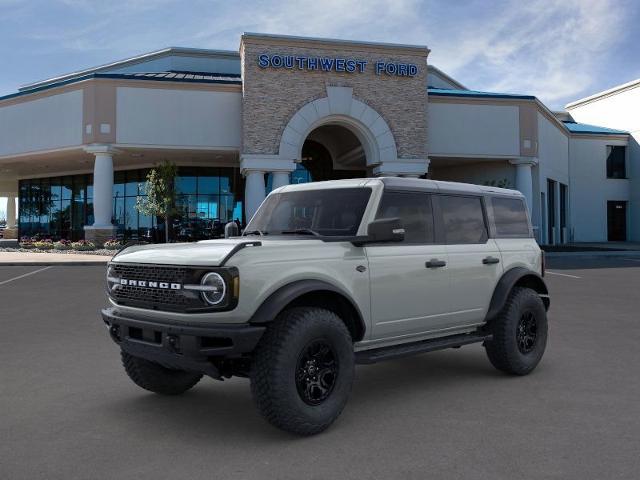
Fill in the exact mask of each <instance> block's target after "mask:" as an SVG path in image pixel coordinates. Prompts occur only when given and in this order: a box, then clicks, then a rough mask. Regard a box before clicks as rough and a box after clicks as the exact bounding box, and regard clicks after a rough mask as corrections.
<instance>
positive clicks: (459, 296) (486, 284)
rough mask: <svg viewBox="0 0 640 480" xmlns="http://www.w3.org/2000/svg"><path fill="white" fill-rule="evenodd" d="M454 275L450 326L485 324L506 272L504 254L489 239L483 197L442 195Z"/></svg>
mask: <svg viewBox="0 0 640 480" xmlns="http://www.w3.org/2000/svg"><path fill="white" fill-rule="evenodd" d="M438 202H439V210H440V212H441V217H442V228H443V230H444V236H445V241H446V243H447V254H448V257H449V263H448V266H449V273H450V276H451V291H450V294H449V298H450V299H451V316H450V318H449V321H450V325H449V326H450V327H451V328H454V327H455V328H458V327H463V326H466V325H473V324H478V323H482V322H483V321H484V319H485V316H486V314H487V311H488V309H489V303H490V301H491V297H492V295H493V291H494V290H495V287H496V285H497V283H498V280H499V278H500V277H501V275H502V271H503V268H502V255H501V254H500V251H499V249H498V246H497V245H496V242H495V240H493V239H492V238H489V235H488V230H487V223H486V219H485V214H484V206H483V201H482V198H481V197H478V196H460V195H438Z"/></svg>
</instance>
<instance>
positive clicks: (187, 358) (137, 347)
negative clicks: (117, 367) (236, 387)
mask: <svg viewBox="0 0 640 480" xmlns="http://www.w3.org/2000/svg"><path fill="white" fill-rule="evenodd" d="M102 319H103V320H104V323H105V324H106V325H107V327H108V328H109V334H110V335H111V338H112V339H113V341H114V342H116V343H117V344H118V345H119V346H120V348H121V349H122V350H123V351H125V352H127V353H129V354H130V355H133V356H135V357H140V358H144V359H146V360H150V361H152V362H156V363H159V364H161V365H163V366H165V367H167V368H174V369H179V370H186V371H195V372H200V373H204V374H206V375H209V376H211V377H214V378H220V372H219V370H218V368H217V367H216V366H215V364H214V361H213V360H216V359H223V358H240V357H242V355H243V354H246V353H249V352H251V351H253V350H254V348H255V347H256V345H257V344H258V342H259V341H260V338H261V337H262V334H263V333H264V330H265V327H262V326H254V325H250V324H241V325H232V324H207V325H199V326H190V325H183V324H180V323H179V322H177V321H176V322H175V323H160V322H155V321H151V320H148V319H143V318H136V317H132V316H129V315H128V316H123V315H122V313H121V312H119V311H118V309H117V308H116V307H111V308H105V309H103V310H102Z"/></svg>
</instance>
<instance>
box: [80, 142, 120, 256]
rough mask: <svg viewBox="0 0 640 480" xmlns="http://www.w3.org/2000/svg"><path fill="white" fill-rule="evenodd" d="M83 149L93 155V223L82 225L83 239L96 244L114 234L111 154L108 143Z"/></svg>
mask: <svg viewBox="0 0 640 480" xmlns="http://www.w3.org/2000/svg"><path fill="white" fill-rule="evenodd" d="M85 151H86V152H88V153H91V154H93V155H95V160H94V164H93V217H94V221H93V225H86V226H85V227H84V230H85V232H84V234H85V239H86V240H90V241H92V242H94V243H96V244H97V245H102V244H103V243H104V242H105V240H108V239H109V238H112V237H113V236H114V235H115V227H114V226H113V224H112V223H111V220H112V218H113V155H114V154H115V153H116V150H115V149H114V148H113V147H111V146H110V145H90V146H88V147H85Z"/></svg>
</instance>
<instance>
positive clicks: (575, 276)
mask: <svg viewBox="0 0 640 480" xmlns="http://www.w3.org/2000/svg"><path fill="white" fill-rule="evenodd" d="M545 273H549V274H551V275H560V276H561V277H569V278H582V277H579V276H577V275H569V274H568V273H558V272H550V271H549V270H547V271H546V272H545Z"/></svg>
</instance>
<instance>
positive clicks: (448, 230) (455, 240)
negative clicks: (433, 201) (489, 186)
mask: <svg viewBox="0 0 640 480" xmlns="http://www.w3.org/2000/svg"><path fill="white" fill-rule="evenodd" d="M439 199H440V209H441V210H442V221H443V225H444V232H445V240H446V242H447V243H448V244H459V243H485V242H486V241H487V239H488V238H489V235H488V233H487V226H486V224H485V221H484V214H483V211H482V200H481V199H480V197H461V196H453V195H442V196H440V197H439Z"/></svg>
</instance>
